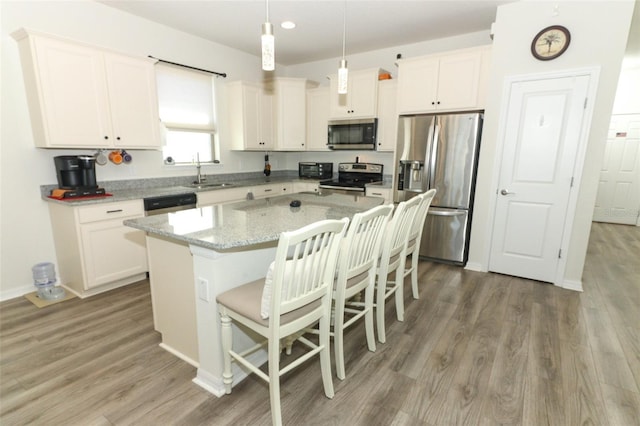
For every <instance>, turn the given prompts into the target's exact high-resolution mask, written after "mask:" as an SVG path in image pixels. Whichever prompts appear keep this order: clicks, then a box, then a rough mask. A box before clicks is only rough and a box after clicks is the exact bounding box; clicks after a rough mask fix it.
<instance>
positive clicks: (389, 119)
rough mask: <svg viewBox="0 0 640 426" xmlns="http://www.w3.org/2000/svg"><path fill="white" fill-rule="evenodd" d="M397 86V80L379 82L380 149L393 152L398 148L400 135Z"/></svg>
mask: <svg viewBox="0 0 640 426" xmlns="http://www.w3.org/2000/svg"><path fill="white" fill-rule="evenodd" d="M397 87H398V85H397V82H396V81H395V80H382V81H380V82H379V83H378V134H377V139H378V140H377V144H378V148H377V149H378V151H382V152H393V151H395V149H396V139H397V137H398V113H397V111H396V105H397V102H396V99H397V96H396V95H397Z"/></svg>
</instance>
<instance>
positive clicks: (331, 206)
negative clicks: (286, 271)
mask: <svg viewBox="0 0 640 426" xmlns="http://www.w3.org/2000/svg"><path fill="white" fill-rule="evenodd" d="M292 200H300V202H301V205H300V207H290V206H289V203H290V202H291V201H292ZM382 203H383V200H382V199H381V198H373V197H365V196H353V195H342V194H330V195H321V194H316V193H311V192H306V193H299V194H291V195H280V196H276V197H271V198H263V199H258V200H251V201H241V202H238V203H233V204H224V205H215V206H207V207H202V208H196V209H190V210H183V211H178V212H175V213H165V214H160V215H157V216H148V217H143V218H137V219H128V220H125V221H124V224H125V225H126V226H129V227H132V228H136V229H141V230H143V231H146V232H148V233H149V234H154V235H160V236H163V237H167V238H170V239H175V240H178V241H182V242H186V243H188V244H193V245H196V246H200V247H204V248H207V249H212V250H217V251H232V250H234V249H238V248H242V247H246V246H251V245H256V244H262V243H272V242H274V241H277V240H278V238H279V237H280V234H281V233H282V232H283V231H290V230H294V229H298V228H301V227H303V226H305V225H308V224H310V223H313V222H317V221H319V220H325V219H341V218H343V217H349V218H351V217H352V216H353V215H354V214H356V213H358V212H362V211H366V210H369V209H370V208H373V207H375V206H378V205H381V204H382Z"/></svg>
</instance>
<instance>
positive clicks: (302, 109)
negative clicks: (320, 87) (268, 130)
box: [273, 78, 317, 151]
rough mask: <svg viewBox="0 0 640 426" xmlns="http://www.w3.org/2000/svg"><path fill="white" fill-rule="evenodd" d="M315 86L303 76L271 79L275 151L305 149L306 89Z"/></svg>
mask: <svg viewBox="0 0 640 426" xmlns="http://www.w3.org/2000/svg"><path fill="white" fill-rule="evenodd" d="M316 86H317V83H313V82H311V81H309V80H306V79H303V78H277V79H275V80H274V81H273V88H274V91H273V96H274V103H273V104H274V107H275V112H274V114H273V115H274V119H275V122H276V142H275V150H276V151H278V150H279V151H305V150H306V149H307V147H306V137H307V126H306V122H307V114H306V108H307V89H312V88H314V87H316Z"/></svg>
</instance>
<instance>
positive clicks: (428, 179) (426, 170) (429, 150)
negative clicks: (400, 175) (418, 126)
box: [423, 125, 434, 191]
mask: <svg viewBox="0 0 640 426" xmlns="http://www.w3.org/2000/svg"><path fill="white" fill-rule="evenodd" d="M433 127H434V126H433V125H431V126H429V133H428V134H427V150H426V151H427V152H425V153H424V154H425V155H424V159H425V164H424V178H423V181H424V183H425V185H426V186H425V188H424V190H425V191H427V190H429V189H430V188H431V153H432V147H433ZM427 160H429V161H427Z"/></svg>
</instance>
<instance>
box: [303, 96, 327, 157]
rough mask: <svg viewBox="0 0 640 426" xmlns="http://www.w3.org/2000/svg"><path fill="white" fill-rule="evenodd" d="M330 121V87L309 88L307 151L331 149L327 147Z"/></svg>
mask: <svg viewBox="0 0 640 426" xmlns="http://www.w3.org/2000/svg"><path fill="white" fill-rule="evenodd" d="M328 123H329V87H328V86H321V87H317V88H315V89H310V90H307V151H331V150H330V149H329V148H327V141H328V137H327V126H328Z"/></svg>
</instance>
